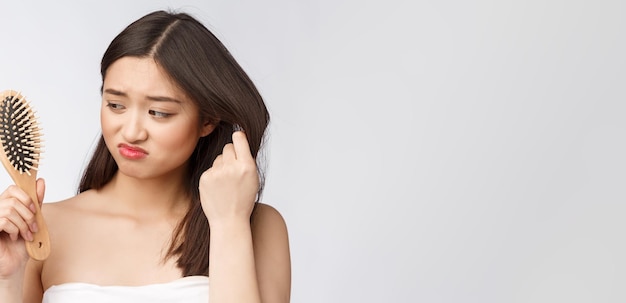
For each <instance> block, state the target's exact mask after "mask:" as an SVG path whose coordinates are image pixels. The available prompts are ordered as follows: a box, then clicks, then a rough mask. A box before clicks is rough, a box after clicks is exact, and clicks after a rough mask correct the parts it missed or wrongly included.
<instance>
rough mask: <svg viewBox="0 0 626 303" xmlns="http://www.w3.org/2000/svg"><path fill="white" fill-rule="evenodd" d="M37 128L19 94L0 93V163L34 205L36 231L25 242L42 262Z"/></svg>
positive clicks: (44, 243) (46, 250)
mask: <svg viewBox="0 0 626 303" xmlns="http://www.w3.org/2000/svg"><path fill="white" fill-rule="evenodd" d="M40 131H41V129H40V128H39V123H38V121H37V118H36V117H35V113H34V112H33V109H32V108H31V106H30V105H29V103H28V102H27V101H26V98H24V96H23V95H22V94H20V93H19V92H16V91H13V90H6V91H3V92H2V93H0V142H1V144H0V146H1V147H2V151H1V152H0V162H2V165H4V168H5V169H6V171H7V172H8V173H9V175H10V176H11V178H12V179H13V181H14V182H15V185H17V186H18V187H20V188H21V189H22V190H23V191H24V192H26V193H27V194H28V195H29V196H30V198H31V199H32V200H33V202H34V204H35V208H36V209H37V212H36V213H35V220H36V222H37V227H38V231H37V232H36V233H33V239H34V240H33V241H32V242H31V241H25V243H26V250H27V251H28V255H30V257H31V258H33V259H35V260H45V259H46V258H47V257H48V255H49V254H50V237H49V235H48V228H47V225H46V223H45V221H44V218H43V216H42V214H41V208H40V207H39V200H38V199H37V186H36V182H37V169H38V167H39V158H40V155H41V132H40Z"/></svg>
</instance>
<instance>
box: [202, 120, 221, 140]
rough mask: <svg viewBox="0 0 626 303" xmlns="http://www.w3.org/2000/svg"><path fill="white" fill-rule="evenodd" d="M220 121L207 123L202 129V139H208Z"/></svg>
mask: <svg viewBox="0 0 626 303" xmlns="http://www.w3.org/2000/svg"><path fill="white" fill-rule="evenodd" d="M218 123H219V121H215V122H212V121H205V122H204V123H203V124H202V126H201V129H200V137H206V136H208V135H209V134H211V133H212V132H213V130H214V129H215V127H216V126H217V124H218Z"/></svg>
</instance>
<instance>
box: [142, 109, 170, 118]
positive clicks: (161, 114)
mask: <svg viewBox="0 0 626 303" xmlns="http://www.w3.org/2000/svg"><path fill="white" fill-rule="evenodd" d="M148 113H149V114H150V115H152V116H154V117H156V118H167V117H169V116H171V115H172V114H168V113H164V112H159V111H156V110H153V109H151V110H149V111H148Z"/></svg>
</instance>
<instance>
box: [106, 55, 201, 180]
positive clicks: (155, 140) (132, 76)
mask: <svg viewBox="0 0 626 303" xmlns="http://www.w3.org/2000/svg"><path fill="white" fill-rule="evenodd" d="M100 120H101V124H102V135H103V137H104V141H105V143H106V145H107V148H108V149H109V151H110V152H111V155H113V158H114V159H115V162H116V163H117V165H118V167H119V171H120V173H123V174H126V175H128V176H131V177H136V178H158V177H167V176H170V175H172V174H174V175H176V174H178V175H181V174H183V173H184V169H185V163H186V162H187V160H188V159H189V157H190V155H191V154H192V152H193V150H194V148H195V146H196V143H197V142H198V139H199V138H200V137H202V136H206V135H208V134H209V133H211V131H213V125H211V124H209V123H205V122H203V121H200V120H199V113H198V109H197V107H196V105H195V104H194V103H193V102H192V101H191V100H189V99H188V98H187V96H186V95H185V94H184V93H183V92H182V91H181V90H180V89H178V87H176V85H174V84H173V83H172V81H170V79H169V77H168V76H167V75H166V74H165V72H163V71H162V70H161V68H160V67H159V66H158V65H157V64H156V63H155V61H154V59H152V58H136V57H123V58H120V59H118V60H117V61H115V62H113V64H111V66H109V68H108V69H107V72H106V76H105V78H104V84H103V92H102V108H101V111H100Z"/></svg>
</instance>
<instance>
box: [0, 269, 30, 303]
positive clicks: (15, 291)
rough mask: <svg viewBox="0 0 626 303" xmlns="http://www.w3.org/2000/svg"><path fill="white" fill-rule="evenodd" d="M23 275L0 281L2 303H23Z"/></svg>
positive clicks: (0, 300) (0, 299)
mask: <svg viewBox="0 0 626 303" xmlns="http://www.w3.org/2000/svg"><path fill="white" fill-rule="evenodd" d="M23 284H24V277H23V275H21V276H17V277H13V278H11V279H7V280H0V302H2V303H5V302H6V303H22V287H23Z"/></svg>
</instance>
